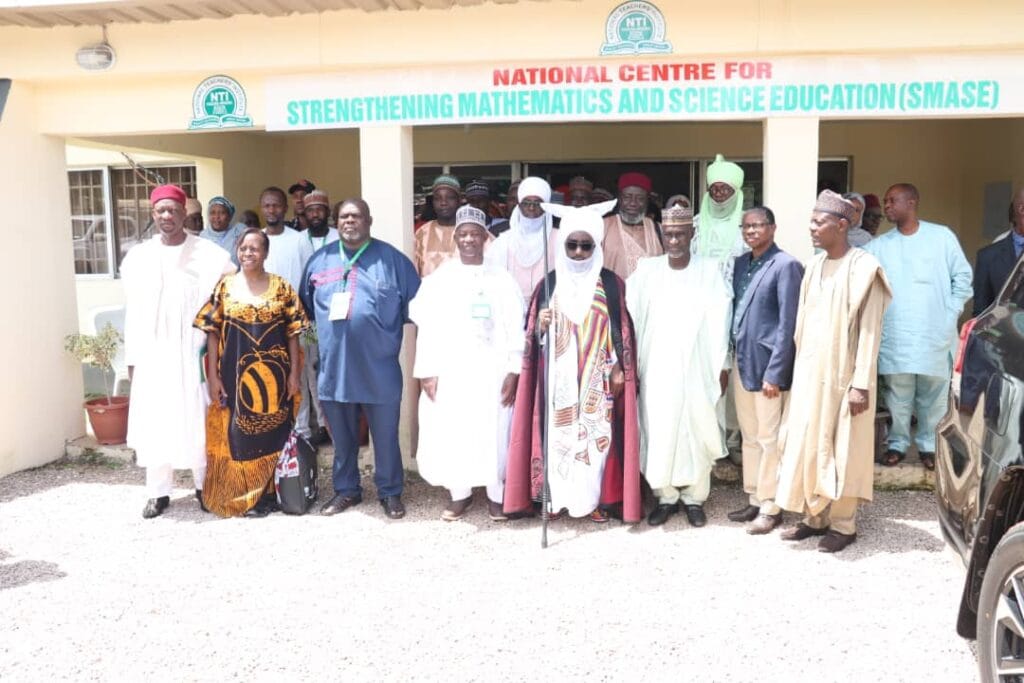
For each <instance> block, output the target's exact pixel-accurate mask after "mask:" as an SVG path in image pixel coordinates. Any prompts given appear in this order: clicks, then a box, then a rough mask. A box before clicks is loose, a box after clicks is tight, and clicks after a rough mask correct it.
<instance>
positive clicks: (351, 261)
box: [338, 240, 370, 292]
mask: <svg viewBox="0 0 1024 683" xmlns="http://www.w3.org/2000/svg"><path fill="white" fill-rule="evenodd" d="M368 246H370V240H366V242H365V243H364V244H363V246H361V247H359V249H358V250H357V251H356V253H354V254H352V258H348V257H346V256H345V250H344V249H343V248H342V245H341V240H338V255H339V256H341V260H342V261H344V262H345V274H344V275H342V276H341V278H342V285H341V291H343V292H344V291H348V274H349V273H351V272H352V268H353V267H354V266H355V265H356V260H357V259H358V258H359V257H360V256H362V255H363V252H364V251H366V248H367V247H368Z"/></svg>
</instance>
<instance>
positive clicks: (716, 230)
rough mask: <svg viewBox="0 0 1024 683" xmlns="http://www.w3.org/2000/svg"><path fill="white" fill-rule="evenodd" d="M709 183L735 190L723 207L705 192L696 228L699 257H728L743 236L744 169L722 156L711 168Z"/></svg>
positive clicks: (716, 157)
mask: <svg viewBox="0 0 1024 683" xmlns="http://www.w3.org/2000/svg"><path fill="white" fill-rule="evenodd" d="M707 183H708V187H709V188H710V187H711V186H712V185H714V184H715V183H725V184H726V185H728V186H729V187H731V188H732V189H733V194H732V196H731V197H729V198H728V199H726V200H725V201H724V202H722V203H721V204H719V203H717V202H715V201H714V200H713V199H711V192H710V191H706V192H704V199H703V201H702V202H701V205H700V224H699V225H698V228H697V253H698V254H700V255H701V256H706V257H711V258H722V257H724V256H727V255H728V254H729V252H730V251H731V250H732V247H733V245H734V244H735V243H736V240H737V238H738V236H739V233H740V219H741V218H742V217H743V169H742V168H740V167H739V166H738V165H736V164H734V163H732V162H731V161H726V160H725V157H723V156H722V155H721V154H718V155H716V156H715V161H714V163H712V164H709V165H708V171H707Z"/></svg>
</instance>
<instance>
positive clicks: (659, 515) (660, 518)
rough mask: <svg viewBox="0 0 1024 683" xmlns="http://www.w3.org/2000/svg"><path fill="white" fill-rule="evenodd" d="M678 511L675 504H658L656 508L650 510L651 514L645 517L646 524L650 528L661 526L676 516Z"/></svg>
mask: <svg viewBox="0 0 1024 683" xmlns="http://www.w3.org/2000/svg"><path fill="white" fill-rule="evenodd" d="M678 509H679V508H678V506H676V505H675V504H671V505H668V504H664V503H658V507H656V508H654V509H653V510H651V514H649V515H648V516H647V523H648V524H649V525H651V526H661V525H662V524H664V523H665V522H667V521H668V518H669V517H671V516H672V515H674V514H676V510H678Z"/></svg>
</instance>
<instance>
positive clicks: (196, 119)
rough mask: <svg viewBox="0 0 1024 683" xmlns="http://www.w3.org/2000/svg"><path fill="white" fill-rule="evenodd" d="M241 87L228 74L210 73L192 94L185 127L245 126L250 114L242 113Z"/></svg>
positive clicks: (243, 105) (249, 123)
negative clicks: (190, 118)
mask: <svg viewBox="0 0 1024 683" xmlns="http://www.w3.org/2000/svg"><path fill="white" fill-rule="evenodd" d="M245 105H246V98H245V90H243V89H242V86H241V85H239V83H238V81H236V80H235V79H233V78H231V77H230V76H210V77H209V78H207V79H205V80H204V81H203V82H202V83H200V84H199V85H198V86H197V87H196V90H195V92H194V93H193V94H192V121H191V122H190V123H189V124H188V127H189V130H195V129H199V128H203V129H205V128H247V127H251V126H252V117H250V116H246V113H245Z"/></svg>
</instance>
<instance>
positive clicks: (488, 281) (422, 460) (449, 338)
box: [409, 206, 524, 521]
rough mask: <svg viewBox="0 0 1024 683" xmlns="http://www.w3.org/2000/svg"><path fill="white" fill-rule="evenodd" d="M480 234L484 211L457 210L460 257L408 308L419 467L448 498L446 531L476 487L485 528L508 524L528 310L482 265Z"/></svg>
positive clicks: (499, 271)
mask: <svg viewBox="0 0 1024 683" xmlns="http://www.w3.org/2000/svg"><path fill="white" fill-rule="evenodd" d="M486 224H487V216H486V214H484V212H483V211H480V210H479V209H476V208H474V207H471V206H464V207H462V208H460V209H459V211H458V214H457V218H456V227H455V243H456V247H457V248H458V251H459V257H458V258H453V259H449V260H448V261H446V262H444V263H443V264H441V265H440V266H439V267H438V268H437V270H435V271H434V272H433V273H431V274H430V275H429V276H427V277H426V278H424V279H423V283H422V285H421V286H420V289H419V292H417V294H416V297H415V298H414V299H413V300H412V302H411V303H410V304H409V317H410V319H411V320H412V321H413V322H414V323H416V325H417V328H418V334H417V337H416V364H415V368H414V371H413V375H414V376H415V377H417V378H418V379H420V380H422V386H423V393H424V394H425V396H423V397H421V399H420V402H419V421H420V430H419V448H418V450H417V461H418V463H419V472H420V474H421V475H422V476H423V478H424V479H426V480H427V481H428V482H429V483H430V484H432V485H434V486H444V487H446V488H447V489H448V490H449V492H450V493H451V504H450V505H449V506H448V508H447V509H445V511H444V513H443V514H442V515H441V518H442V519H444V520H445V521H454V520H456V519H459V518H460V517H462V515H463V514H465V512H466V510H467V509H468V508H469V506H470V505H471V503H472V500H473V487H474V486H486V487H487V498H488V512H489V514H490V516H491V519H492V520H494V521H503V520H505V519H507V517H506V516H505V514H504V513H503V512H502V500H503V493H504V487H505V464H506V459H507V457H508V442H509V427H510V421H511V419H512V403H513V401H514V398H515V387H516V383H517V382H518V378H519V370H520V368H521V367H522V357H523V341H524V337H523V315H524V310H523V307H524V304H523V297H522V294H520V292H519V286H518V285H517V284H516V281H515V280H514V279H513V278H512V276H511V275H510V274H509V273H508V272H506V271H505V270H504V269H503V268H500V267H498V266H495V265H491V264H485V263H484V262H483V248H484V244H485V243H486V241H487V238H488V233H487V229H486Z"/></svg>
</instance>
